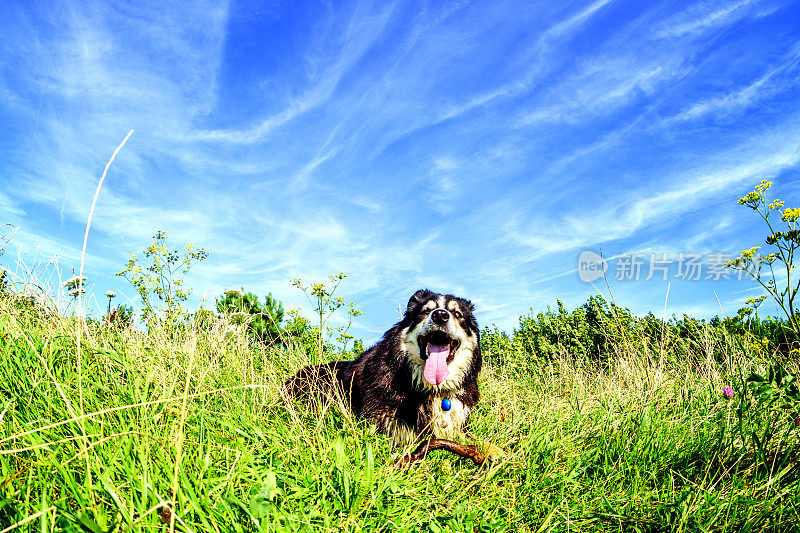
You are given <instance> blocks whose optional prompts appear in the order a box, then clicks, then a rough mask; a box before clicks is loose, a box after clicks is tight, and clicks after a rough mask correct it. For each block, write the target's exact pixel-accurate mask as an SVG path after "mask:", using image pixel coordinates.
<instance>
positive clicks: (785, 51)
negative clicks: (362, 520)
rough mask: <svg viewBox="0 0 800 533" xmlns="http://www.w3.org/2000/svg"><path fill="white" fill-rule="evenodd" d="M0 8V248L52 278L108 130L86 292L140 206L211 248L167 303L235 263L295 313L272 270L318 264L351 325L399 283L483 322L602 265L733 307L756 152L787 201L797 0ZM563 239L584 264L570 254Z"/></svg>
mask: <svg viewBox="0 0 800 533" xmlns="http://www.w3.org/2000/svg"><path fill="white" fill-rule="evenodd" d="M0 20H2V22H0V31H1V32H2V35H3V39H2V40H0V124H2V127H0V224H7V225H6V226H2V227H0V234H3V235H5V236H6V239H5V240H7V241H8V242H7V243H6V244H4V245H3V246H4V250H5V254H4V255H3V256H2V257H1V258H0V263H2V264H3V265H4V266H5V267H6V268H8V269H9V270H11V271H12V272H14V273H15V275H18V276H20V277H21V278H25V277H26V276H27V278H28V279H30V278H31V277H35V278H36V279H37V280H38V282H39V283H41V284H42V285H45V286H47V287H51V289H52V290H53V291H56V292H57V291H58V287H59V281H63V280H65V279H67V278H69V277H70V276H71V275H72V272H73V271H74V272H78V271H79V269H80V263H81V253H82V247H83V239H84V232H85V230H86V222H87V217H88V215H89V211H90V208H91V205H92V199H93V197H94V194H95V191H96V189H97V185H98V180H99V179H100V176H101V174H102V172H103V169H104V167H105V165H106V163H107V162H108V160H109V158H110V157H111V154H112V153H113V151H114V149H115V148H116V147H117V146H118V145H119V144H120V143H121V142H122V140H123V138H124V137H125V136H126V134H127V133H128V132H129V131H130V130H133V131H134V133H133V134H132V135H131V137H130V139H129V140H128V142H127V143H126V144H125V146H123V147H122V149H121V150H120V152H119V154H118V156H117V157H116V160H115V161H114V162H113V164H112V165H111V167H110V169H109V171H108V175H107V177H106V179H105V182H104V183H103V186H102V188H101V190H100V193H99V196H98V199H97V204H96V207H95V210H94V214H93V219H92V224H91V228H90V232H89V236H88V241H87V248H86V256H85V267H84V273H85V275H86V276H87V277H88V289H89V290H88V294H87V300H88V302H89V305H90V308H91V309H92V310H93V312H94V313H95V314H98V313H100V310H101V309H104V308H105V305H106V298H105V296H104V295H105V292H106V291H107V290H114V291H116V292H117V298H116V299H115V302H116V303H128V304H130V303H133V304H137V303H138V302H137V299H136V293H135V291H134V290H133V288H132V287H131V286H130V284H129V283H128V282H127V281H126V280H125V279H123V278H121V277H118V276H115V274H116V273H117V272H118V271H120V270H122V269H123V268H124V265H125V263H126V261H127V259H128V257H129V255H130V254H131V253H136V252H139V255H140V256H141V250H143V249H144V248H145V247H146V246H147V245H148V244H149V243H150V241H151V240H152V236H153V235H154V233H155V232H156V231H157V230H164V231H166V233H167V235H168V237H169V242H170V243H172V244H173V245H174V246H176V247H182V246H183V245H184V244H185V243H186V242H188V241H191V242H192V243H194V245H196V246H200V247H203V248H205V249H206V250H207V251H208V252H209V257H208V259H207V260H206V261H205V262H202V263H200V264H198V265H197V266H196V267H195V268H194V269H193V270H192V271H191V272H190V274H189V275H188V277H187V278H186V284H187V285H188V286H189V287H192V288H193V289H194V292H193V294H192V296H191V298H190V301H189V306H190V307H191V308H197V307H199V306H201V305H202V306H205V307H207V308H208V307H213V305H214V299H215V298H216V297H218V296H219V295H220V294H221V293H222V292H223V291H224V290H226V289H230V288H236V287H244V289H245V290H248V291H252V292H255V293H257V294H259V295H264V294H266V293H267V292H271V293H272V294H273V295H274V296H276V297H278V298H279V299H280V300H281V301H282V302H283V303H284V306H285V307H286V308H298V309H301V310H302V311H303V312H305V313H308V311H309V305H308V303H307V302H306V301H305V299H304V297H303V295H302V293H300V292H299V291H298V290H297V289H295V288H294V287H292V286H291V284H290V280H291V279H293V278H297V277H299V278H301V279H303V280H304V281H308V282H311V281H317V280H325V279H326V278H327V276H328V275H329V274H332V273H338V272H344V273H346V274H347V275H348V277H347V278H346V279H345V280H344V281H343V283H342V284H341V286H340V287H339V294H341V296H343V297H344V298H345V299H347V300H352V301H355V302H356V304H357V306H358V308H359V309H360V310H361V311H362V312H363V315H362V316H360V317H358V319H357V321H356V323H355V324H354V329H353V330H352V333H354V334H355V335H356V336H358V337H361V338H364V339H365V340H366V341H374V340H377V338H379V337H380V335H381V334H382V332H383V331H385V330H386V329H388V328H389V326H390V325H391V324H393V323H394V322H396V321H397V320H398V318H399V314H398V308H399V307H400V308H404V307H405V304H406V302H407V301H408V298H409V296H410V295H411V294H412V293H413V292H414V291H415V290H416V289H419V288H423V287H427V288H430V289H432V290H436V291H441V292H447V293H453V294H456V295H458V296H463V297H466V298H469V299H471V300H472V301H473V303H474V304H475V306H476V316H477V318H478V320H479V322H480V324H481V325H492V324H494V325H497V326H498V327H499V328H500V329H503V330H507V331H510V330H511V329H513V328H514V326H515V325H516V324H517V323H518V320H519V316H520V315H522V314H525V313H528V312H530V311H531V310H534V311H542V310H545V309H546V308H547V307H548V306H550V307H554V306H555V305H556V300H557V299H560V300H562V301H563V302H564V304H565V305H566V306H567V307H568V308H572V307H575V306H578V305H581V304H582V303H583V302H584V301H585V300H586V298H588V297H589V296H590V295H593V294H597V293H604V294H606V295H607V296H608V295H609V289H610V291H611V296H613V298H614V300H615V301H616V302H617V303H618V304H619V305H622V306H625V307H629V308H631V309H632V310H633V311H634V312H636V313H639V314H644V313H647V312H651V311H652V312H654V313H655V314H657V315H659V316H661V315H662V314H666V315H667V316H669V315H672V314H676V315H678V316H680V315H682V314H683V313H688V314H691V315H695V316H702V317H710V316H713V315H718V314H723V315H725V316H731V315H734V314H735V313H736V310H737V309H738V308H740V307H742V305H743V302H744V299H745V298H748V297H752V296H757V295H759V294H761V292H760V291H759V290H758V289H757V286H756V285H755V283H754V282H753V281H752V280H747V279H746V278H745V279H737V276H736V275H735V273H733V272H726V273H725V275H724V276H723V275H722V274H721V273H720V270H722V269H720V268H718V264H719V263H720V261H722V262H724V261H723V259H724V258H730V257H731V256H734V255H736V254H738V253H739V252H740V251H741V250H743V249H746V248H750V247H751V246H757V245H762V244H763V238H764V235H765V233H766V232H765V227H764V225H763V221H761V224H759V221H760V219H759V218H758V216H757V214H756V213H754V212H752V211H751V210H749V209H748V208H746V207H743V206H741V205H738V204H737V199H738V198H740V197H741V196H743V195H744V194H745V193H747V192H748V191H750V190H752V188H753V187H754V186H755V185H756V184H758V183H759V182H760V181H761V180H763V179H767V180H770V181H772V182H773V188H772V190H771V194H772V195H773V196H777V197H779V198H781V199H783V200H785V201H786V203H787V206H790V205H791V206H800V106H798V101H800V2H798V1H783V0H761V1H757V0H735V1H720V2H710V1H709V2H696V3H691V2H683V1H681V2H670V1H653V2H639V1H622V0H598V1H594V2H578V1H575V2H545V1H525V2H507V1H493V2H466V1H456V2H413V1H412V2H399V1H398V2H387V1H380V2H374V3H371V2H366V1H361V2H334V3H329V2H304V1H294V2H279V1H276V2H260V1H255V0H244V1H241V2H236V1H232V2H224V1H219V0H213V1H205V0H193V1H192V2H183V1H180V0H177V1H174V2H160V1H159V2H148V1H137V2H127V1H120V0H115V1H114V2H100V1H87V2H78V1H72V2H58V1H55V2H46V1H35V0H34V1H31V0H25V1H16V0H2V2H0ZM12 233H13V236H12ZM9 236H11V238H10V239H8V237H9ZM0 244H1V243H0ZM764 246H765V249H766V245H764ZM587 250H588V251H592V252H593V253H598V254H599V253H601V252H602V254H603V256H604V257H605V258H608V259H610V261H609V262H608V271H607V273H606V278H607V281H608V283H606V280H604V279H603V278H599V279H596V280H594V281H593V282H592V283H588V282H585V281H582V276H581V272H582V271H580V270H579V262H578V258H579V256H580V254H581V253H582V252H584V251H587ZM690 259H691V261H693V263H692V264H693V265H695V266H697V268H698V269H699V270H697V271H693V270H691V269H690V268H688V266H689V263H690V262H691V261H689V260H690ZM715 264H716V265H717V267H715V266H714V265H715ZM635 265H638V266H635ZM698 265H699V266H698ZM656 267H660V268H656ZM636 269H640V270H639V271H638V272H637V271H636ZM697 272H699V274H697ZM698 277H699V278H700V279H696V278H698ZM647 278H650V279H647ZM726 278H727V279H726ZM776 312H777V311H776V310H775V306H774V305H771V304H765V305H764V307H763V308H762V313H764V314H768V313H776Z"/></svg>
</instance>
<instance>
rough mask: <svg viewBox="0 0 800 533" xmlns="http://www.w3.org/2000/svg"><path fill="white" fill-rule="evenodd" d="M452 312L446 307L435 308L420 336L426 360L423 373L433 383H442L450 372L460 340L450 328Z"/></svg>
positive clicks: (423, 356) (421, 348) (422, 355)
mask: <svg viewBox="0 0 800 533" xmlns="http://www.w3.org/2000/svg"><path fill="white" fill-rule="evenodd" d="M449 322H450V313H449V312H448V311H447V310H446V309H435V310H433V312H431V314H430V319H429V322H428V324H427V327H426V328H425V333H423V334H422V335H420V336H419V337H418V343H419V354H420V357H421V358H422V360H423V361H425V368H424V369H423V370H422V375H423V376H424V377H425V381H427V382H428V383H429V384H431V385H434V386H435V385H440V384H441V383H442V382H443V381H444V380H445V379H446V378H447V376H448V375H449V374H450V369H449V368H448V367H447V365H448V364H449V363H450V362H452V361H453V358H454V357H455V354H456V350H458V345H459V341H458V340H456V339H455V338H454V337H453V335H451V334H450V332H449V331H448V330H449V327H448V326H449Z"/></svg>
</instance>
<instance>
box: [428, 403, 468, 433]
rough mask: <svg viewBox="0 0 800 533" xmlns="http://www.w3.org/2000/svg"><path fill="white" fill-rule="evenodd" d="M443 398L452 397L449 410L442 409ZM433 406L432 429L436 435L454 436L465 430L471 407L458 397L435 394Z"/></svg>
mask: <svg viewBox="0 0 800 533" xmlns="http://www.w3.org/2000/svg"><path fill="white" fill-rule="evenodd" d="M443 398H449V399H450V410H449V411H444V410H442V399H443ZM431 407H432V409H431V431H432V432H433V434H434V435H435V436H436V437H439V438H452V437H454V436H455V435H456V434H458V433H461V432H462V431H463V429H464V424H465V423H466V421H467V417H468V416H469V411H470V409H469V407H467V406H465V405H464V404H463V403H461V401H460V400H459V399H458V398H455V397H449V396H434V398H433V405H432V406H431Z"/></svg>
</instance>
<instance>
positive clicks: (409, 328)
mask: <svg viewBox="0 0 800 533" xmlns="http://www.w3.org/2000/svg"><path fill="white" fill-rule="evenodd" d="M474 310H475V308H474V306H473V305H472V303H471V302H470V301H469V300H465V299H464V298H457V297H455V296H453V295H450V294H438V293H435V292H431V291H428V290H419V291H417V292H415V293H414V295H413V296H412V297H411V299H409V300H408V307H407V308H406V312H405V315H404V317H403V321H402V322H401V326H404V327H403V329H402V333H401V336H402V340H401V342H402V344H403V348H404V350H405V353H406V357H407V358H408V363H409V364H410V366H411V373H412V376H413V380H414V382H415V384H416V385H417V386H419V387H421V388H427V389H431V390H435V391H446V390H456V389H458V388H460V387H461V385H462V384H463V383H464V380H465V378H467V377H475V376H477V373H478V372H479V371H480V368H481V352H480V332H479V330H478V323H477V322H476V321H475V317H474V316H473V314H472V313H473V311H474Z"/></svg>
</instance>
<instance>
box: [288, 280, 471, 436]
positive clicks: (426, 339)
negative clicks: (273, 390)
mask: <svg viewBox="0 0 800 533" xmlns="http://www.w3.org/2000/svg"><path fill="white" fill-rule="evenodd" d="M473 311H474V307H473V305H472V303H471V302H470V301H468V300H465V299H463V298H457V297H455V296H452V295H450V294H438V293H434V292H431V291H428V290H419V291H417V292H416V293H414V295H413V296H412V297H411V299H410V300H409V301H408V307H407V308H406V312H405V315H404V316H403V319H402V320H401V321H400V322H398V323H397V324H395V325H394V327H392V328H391V329H390V330H389V331H387V332H386V333H385V334H384V335H383V339H382V340H381V341H380V342H378V343H377V344H376V345H375V346H373V347H371V348H370V349H369V350H366V351H365V352H364V353H362V354H361V355H360V356H359V357H358V358H357V359H355V360H353V361H334V362H331V363H327V364H325V365H319V366H307V367H305V368H303V369H301V370H300V371H299V372H298V373H297V374H296V375H295V376H293V377H292V378H290V379H289V380H288V381H287V382H286V384H285V385H284V391H285V393H287V394H289V395H292V396H295V397H299V396H304V395H306V394H308V393H322V394H331V393H333V392H334V390H335V389H334V387H335V388H337V389H338V391H339V392H341V393H343V394H344V397H345V398H346V400H348V402H349V405H350V407H351V409H352V410H353V412H354V413H355V414H356V415H358V416H360V417H363V418H366V419H368V420H371V421H373V422H374V423H375V424H376V425H377V427H378V430H379V431H381V432H383V433H388V434H389V435H391V436H392V437H393V438H394V439H395V440H396V441H397V442H399V443H408V442H410V441H413V440H416V439H417V437H418V436H420V435H424V434H426V433H432V434H433V435H434V436H436V437H451V436H453V435H455V434H456V433H459V432H462V431H463V430H464V427H465V425H466V423H467V420H468V419H469V414H470V411H471V410H472V408H473V406H474V405H475V404H476V403H477V402H478V398H479V393H478V381H477V380H478V373H479V372H480V370H481V364H482V359H481V348H480V332H479V331H478V324H477V322H476V321H475V318H474V316H473Z"/></svg>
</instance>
